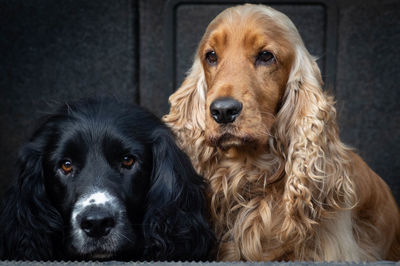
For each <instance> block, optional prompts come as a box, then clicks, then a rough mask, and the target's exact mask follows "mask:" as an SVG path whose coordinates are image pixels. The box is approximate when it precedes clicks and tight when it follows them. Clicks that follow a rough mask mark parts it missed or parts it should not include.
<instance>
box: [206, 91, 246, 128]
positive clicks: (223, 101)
mask: <svg viewBox="0 0 400 266" xmlns="http://www.w3.org/2000/svg"><path fill="white" fill-rule="evenodd" d="M241 111H242V103H241V102H239V101H237V100H235V99H233V98H230V97H221V98H218V99H216V100H214V101H213V102H212V103H211V105H210V113H211V116H212V117H213V118H214V120H215V122H217V123H218V124H229V123H233V122H234V121H235V119H236V117H238V116H239V115H240V112H241Z"/></svg>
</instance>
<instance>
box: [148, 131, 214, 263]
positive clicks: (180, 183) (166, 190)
mask: <svg viewBox="0 0 400 266" xmlns="http://www.w3.org/2000/svg"><path fill="white" fill-rule="evenodd" d="M152 140H153V148H152V151H153V171H152V176H151V187H150V190H149V192H148V196H147V212H146V214H145V218H144V223H143V224H144V236H145V243H146V247H145V259H146V260H149V259H151V260H175V261H178V260H181V261H185V260H205V259H207V258H208V257H207V256H208V254H209V251H210V249H211V247H212V244H213V239H214V238H213V234H212V233H211V230H210V228H209V225H208V223H207V221H206V218H205V214H206V200H205V197H204V194H203V191H204V189H205V183H204V182H203V180H202V178H201V177H200V176H198V175H197V174H196V172H195V171H194V169H193V167H192V165H191V163H190V160H189V158H188V157H187V156H186V155H185V154H184V153H183V152H182V151H181V150H180V149H179V148H178V147H177V146H176V144H175V142H174V139H173V137H172V135H171V133H170V132H169V131H168V130H167V129H166V128H160V129H157V130H156V131H155V132H154V134H153V136H152Z"/></svg>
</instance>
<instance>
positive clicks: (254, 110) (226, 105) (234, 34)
mask: <svg viewBox="0 0 400 266" xmlns="http://www.w3.org/2000/svg"><path fill="white" fill-rule="evenodd" d="M253 7H257V6H248V5H245V6H240V7H235V8H230V9H227V10H225V11H224V12H222V13H221V14H220V15H219V16H217V17H216V18H215V19H214V20H213V21H212V22H211V24H210V25H209V26H208V28H207V30H206V33H205V34H204V36H203V39H202V41H201V43H200V45H199V48H198V51H197V56H198V57H199V58H200V60H201V64H202V67H203V69H204V75H205V82H206V85H207V91H206V94H205V95H206V97H205V98H206V106H205V108H206V110H205V111H206V114H205V119H206V128H205V135H206V140H207V141H208V143H209V144H211V145H213V146H218V147H220V148H223V149H226V148H229V147H231V146H242V145H246V146H248V145H249V144H255V145H259V144H265V143H266V142H267V140H268V138H269V135H270V130H271V127H272V125H273V124H274V121H275V117H276V114H277V112H278V110H279V108H280V102H281V100H282V97H283V94H284V91H285V88H286V84H287V81H288V78H289V74H290V70H291V66H292V63H293V59H294V51H293V46H292V43H291V41H290V40H288V38H287V34H286V32H287V31H288V30H287V25H282V21H281V20H279V23H277V21H276V20H275V19H274V17H276V16H284V15H283V14H281V13H279V12H277V11H275V10H272V9H269V8H263V9H257V8H253Z"/></svg>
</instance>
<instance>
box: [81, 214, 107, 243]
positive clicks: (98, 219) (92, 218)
mask: <svg viewBox="0 0 400 266" xmlns="http://www.w3.org/2000/svg"><path fill="white" fill-rule="evenodd" d="M80 227H81V229H82V230H83V231H84V232H85V234H86V235H87V236H89V237H94V238H100V237H102V236H106V235H108V233H110V231H111V230H112V229H113V228H114V227H115V217H114V216H113V215H112V214H111V213H110V212H109V211H107V210H99V209H97V208H96V209H94V210H90V211H88V212H86V213H85V214H84V215H83V216H82V218H81V221H80Z"/></svg>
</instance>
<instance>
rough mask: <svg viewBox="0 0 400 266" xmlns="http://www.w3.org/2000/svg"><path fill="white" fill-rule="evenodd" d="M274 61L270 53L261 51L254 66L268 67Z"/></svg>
mask: <svg viewBox="0 0 400 266" xmlns="http://www.w3.org/2000/svg"><path fill="white" fill-rule="evenodd" d="M274 61H275V57H274V55H273V54H272V53H271V52H268V51H262V52H260V53H258V55H257V57H256V63H255V64H256V65H264V66H265V65H269V64H271V63H273V62H274Z"/></svg>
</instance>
